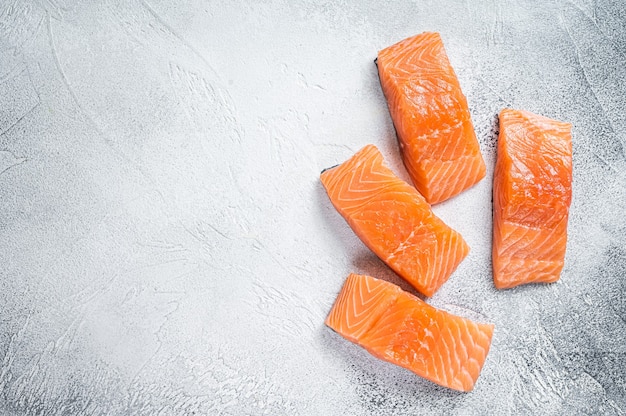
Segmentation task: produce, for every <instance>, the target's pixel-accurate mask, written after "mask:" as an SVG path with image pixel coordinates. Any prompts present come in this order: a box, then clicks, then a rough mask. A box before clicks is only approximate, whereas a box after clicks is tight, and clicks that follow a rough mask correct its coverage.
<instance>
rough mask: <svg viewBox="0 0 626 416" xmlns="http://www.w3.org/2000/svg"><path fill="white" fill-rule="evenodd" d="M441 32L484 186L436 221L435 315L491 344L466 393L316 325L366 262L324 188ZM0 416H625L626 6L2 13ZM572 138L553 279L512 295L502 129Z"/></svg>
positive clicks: (273, 4)
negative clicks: (506, 277) (508, 115)
mask: <svg viewBox="0 0 626 416" xmlns="http://www.w3.org/2000/svg"><path fill="white" fill-rule="evenodd" d="M425 30H435V31H440V32H441V34H442V37H443V39H444V42H445V45H446V48H447V51H448V55H449V57H450V60H451V62H452V64H453V66H454V68H455V69H456V72H457V74H458V77H459V79H460V82H461V85H462V87H463V90H464V92H465V94H466V95H467V98H468V102H469V105H470V109H471V112H472V116H473V121H474V124H475V127H476V130H477V134H478V137H479V140H480V144H481V147H482V151H483V154H484V156H485V160H486V162H487V165H488V167H489V168H488V175H487V178H486V179H485V180H483V181H482V182H481V183H480V184H478V185H477V186H476V187H474V188H472V189H471V190H469V191H467V192H465V193H463V194H462V195H460V196H458V197H456V198H454V199H452V200H450V201H448V202H446V203H444V204H441V205H438V206H436V207H435V211H436V213H437V214H438V215H439V216H441V217H442V218H443V219H444V220H445V221H446V222H448V223H449V224H450V225H451V226H453V227H454V228H456V229H457V230H459V231H460V232H461V233H462V234H463V235H464V237H465V238H466V240H467V241H468V243H469V244H470V246H471V248H472V251H471V254H470V255H469V257H468V258H467V259H466V260H465V261H464V262H463V263H462V264H461V266H460V267H459V268H458V270H457V271H456V272H455V273H454V275H453V276H452V278H451V279H450V280H449V281H448V283H446V284H445V285H444V286H443V288H442V289H441V290H440V291H439V292H438V293H437V294H436V295H435V296H434V297H433V298H432V299H430V300H429V302H430V303H432V304H433V305H435V306H438V307H443V308H447V309H448V310H451V311H454V312H456V313H458V314H461V315H464V316H467V317H471V318H476V319H482V320H485V321H489V322H493V323H495V324H496V332H495V336H494V339H493V344H492V348H491V352H490V354H489V356H488V359H487V361H486V364H485V366H484V369H483V372H482V375H481V377H480V379H479V381H478V383H477V385H476V388H475V390H474V391H473V392H471V393H468V394H461V393H456V392H453V391H449V390H446V389H444V388H441V387H438V386H436V385H433V384H432V383H430V382H427V381H425V380H422V379H420V378H419V377H417V376H415V375H413V374H412V373H409V372H408V371H405V370H403V369H400V368H396V367H394V366H392V365H390V364H387V363H383V362H380V361H378V360H376V359H374V358H372V357H370V356H369V355H368V354H367V353H366V352H364V351H363V350H362V349H360V348H359V347H357V346H354V345H352V344H350V343H348V342H347V341H345V340H343V339H342V338H341V337H340V336H338V335H337V334H335V333H333V332H332V331H330V330H329V329H328V328H326V327H325V326H324V325H323V320H324V318H325V316H326V313H327V312H328V310H329V309H330V306H331V305H332V303H333V301H334V299H335V296H336V294H337V292H338V291H339V289H340V287H341V285H342V283H343V281H344V279H345V277H346V276H347V274H348V273H349V272H351V271H354V272H361V273H367V274H371V275H374V276H377V277H381V278H385V279H388V280H391V281H394V282H396V283H399V284H401V285H402V287H404V288H405V289H409V287H408V286H407V285H406V284H403V283H402V282H400V280H399V279H398V278H397V277H396V276H394V275H393V273H392V272H390V271H389V270H388V269H387V268H386V267H385V266H384V265H383V264H382V263H381V262H380V261H379V260H378V259H377V258H376V257H375V256H374V255H373V254H372V253H371V252H369V251H368V250H367V249H366V248H365V247H364V246H363V244H362V243H361V242H360V241H359V240H358V239H357V238H356V237H355V236H354V235H353V233H352V232H351V231H350V229H349V228H348V226H347V225H346V224H345V222H344V221H343V220H342V219H341V217H340V216H339V215H338V214H337V213H336V212H335V211H334V209H333V208H332V206H331V205H330V202H329V201H328V199H327V197H326V195H325V193H324V190H323V188H322V186H321V184H320V182H319V172H320V171H321V170H322V168H325V167H328V166H330V165H334V164H336V163H338V162H341V161H343V160H345V159H346V158H348V157H349V156H350V155H351V154H352V153H353V152H355V151H356V150H358V149H359V148H360V147H362V146H363V145H365V144H367V143H374V144H376V145H377V146H378V147H379V148H380V149H381V150H382V151H383V153H384V155H385V157H386V158H387V160H388V162H389V164H390V166H391V167H392V168H393V169H394V170H395V171H396V172H397V173H398V174H399V175H400V176H401V177H403V178H407V176H406V172H405V171H404V169H403V166H402V163H401V161H400V158H399V154H398V147H397V144H396V140H395V133H394V130H393V126H392V124H391V121H390V117H389V114H388V111H387V109H386V104H385V101H384V97H383V95H382V92H381V89H380V86H379V82H378V77H377V73H376V68H375V66H374V63H373V60H374V58H375V56H376V53H377V51H378V50H379V49H381V48H383V47H385V46H388V45H390V44H392V43H395V42H397V41H399V40H401V39H403V38H405V37H407V36H410V35H413V34H416V33H419V32H422V31H425ZM0 54H1V55H0V310H1V313H0V363H1V367H0V391H1V394H0V414H3V415H190V414H198V415H200V414H208V415H261V414H268V415H326V414H334V415H344V414H345V415H348V414H349V415H391V414H421V415H427V414H441V415H457V414H458V415H471V414H476V415H506V414H511V415H513V414H514V415H517V414H532V413H534V414H541V415H563V414H609V415H610V414H614V415H623V414H625V413H626V215H625V214H626V156H625V145H626V110H625V108H626V4H625V3H624V2H623V1H621V0H572V1H554V0H552V1H528V0H521V1H520V0H510V1H491V0H482V1H467V0H466V1H461V0H458V1H453V0H446V1H434V0H433V1H402V2H393V4H387V2H377V1H366V2H348V1H342V2H335V1H328V2H310V1H305V0H299V1H287V0H283V1H281V0H268V1H262V2H252V1H250V2H241V1H204V0H183V1H180V2H173V1H165V0H128V1H116V0H103V1H86V0H85V1H78V0H77V1H70V0H38V1H35V0H33V1H27V0H15V1H14V0H2V1H1V2H0ZM507 106H508V107H515V108H522V109H526V110H530V111H533V112H536V113H539V114H543V115H546V116H549V117H553V118H557V119H561V120H565V121H569V122H571V123H572V124H573V142H574V186H573V193H574V199H573V204H572V207H571V217H570V224H569V227H570V228H569V241H568V251H567V258H566V265H565V269H564V271H563V274H562V279H561V281H559V282H558V283H556V284H553V285H549V286H528V287H522V288H518V289H514V290H509V291H503V292H497V291H496V290H495V289H494V287H493V284H492V281H491V271H490V245H491V237H490V235H491V179H492V172H493V164H494V160H495V153H494V146H495V142H496V138H497V122H496V121H497V120H496V114H497V112H498V111H499V110H500V109H501V108H503V107H507Z"/></svg>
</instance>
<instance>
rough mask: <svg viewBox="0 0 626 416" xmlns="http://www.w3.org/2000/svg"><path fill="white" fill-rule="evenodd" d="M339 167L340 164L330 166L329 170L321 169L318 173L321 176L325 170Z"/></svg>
mask: <svg viewBox="0 0 626 416" xmlns="http://www.w3.org/2000/svg"><path fill="white" fill-rule="evenodd" d="M339 165H341V163H337V164H336V165H334V166H331V167H329V168H326V169H323V170H322V171H321V172H320V175H321V174H322V173H324V172H326V171H327V170H330V169H332V168H336V167H337V166H339Z"/></svg>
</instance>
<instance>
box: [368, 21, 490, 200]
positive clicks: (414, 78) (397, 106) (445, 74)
mask: <svg viewBox="0 0 626 416" xmlns="http://www.w3.org/2000/svg"><path fill="white" fill-rule="evenodd" d="M376 62H377V65H378V75H379V77H380V84H381V86H382V89H383V92H384V94H385V97H386V98H387V105H388V107H389V112H390V113H391V118H392V119H393V124H394V126H395V128H396V132H397V134H398V142H399V144H400V149H401V151H402V157H403V160H404V164H405V166H406V168H407V171H408V172H409V175H410V176H411V180H412V181H413V183H414V184H415V187H416V188H417V189H418V190H419V191H420V193H421V194H422V195H424V197H425V198H426V200H427V201H428V202H429V203H431V204H436V203H437V202H441V201H445V200H446V199H448V198H450V197H453V196H455V195H457V194H459V193H461V192H462V191H464V190H465V189H467V188H469V187H471V186H472V185H474V184H476V183H477V182H478V181H480V180H481V179H482V178H483V177H484V176H485V162H484V160H483V157H482V155H481V153H480V146H479V145H478V140H476V133H475V132H474V127H473V125H472V120H471V119H470V113H469V109H468V106H467V100H466V99H465V96H464V95H463V93H462V92H461V86H460V85H459V81H458V79H457V77H456V74H455V73H454V70H453V69H452V66H451V65H450V61H448V56H447V55H446V51H445V49H444V47H443V42H442V41H441V37H440V36H439V34H438V33H422V34H420V35H417V36H413V37H411V38H408V39H405V40H403V41H401V42H399V43H396V44H395V45H392V46H390V47H388V48H386V49H383V50H382V51H380V52H379V53H378V59H377V61H376Z"/></svg>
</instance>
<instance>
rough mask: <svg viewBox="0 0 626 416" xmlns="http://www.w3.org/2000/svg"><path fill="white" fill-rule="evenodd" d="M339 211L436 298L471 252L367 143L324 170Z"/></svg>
mask: <svg viewBox="0 0 626 416" xmlns="http://www.w3.org/2000/svg"><path fill="white" fill-rule="evenodd" d="M321 180H322V184H323V185H324V187H325V188H326V192H327V193H328V196H329V197H330V200H331V202H332V204H333V205H334V206H335V208H336V209H337V211H339V213H340V214H341V215H342V216H343V217H344V219H345V220H346V221H347V222H348V224H349V225H350V227H351V228H352V230H353V231H354V232H355V233H356V235H357V236H358V237H359V238H360V239H361V241H363V243H365V245H366V246H367V247H369V248H370V250H372V251H373V252H374V253H375V254H376V255H377V256H378V257H379V258H380V259H381V260H382V261H384V262H385V263H386V264H387V265H388V266H389V267H391V268H392V269H393V270H394V271H395V272H396V273H397V274H399V275H400V276H401V277H403V278H404V279H406V280H407V281H408V282H409V283H410V284H411V285H413V286H414V287H415V288H416V289H417V290H418V291H420V292H421V293H423V294H425V295H426V296H432V295H433V294H434V293H435V292H436V291H437V289H439V287H441V285H442V284H443V283H444V282H445V281H446V280H448V278H449V277H450V275H451V274H452V272H453V271H454V270H455V269H456V268H457V266H458V265H459V263H460V262H461V261H462V260H463V259H464V258H465V257H466V256H467V254H468V253H469V246H468V245H467V243H466V242H465V240H463V237H462V236H461V234H459V233H458V232H456V231H455V230H453V229H452V228H450V227H449V226H448V225H446V224H445V223H444V222H443V221H442V220H441V219H439V218H438V217H437V216H435V214H434V213H433V211H432V209H431V207H430V205H429V204H428V203H427V202H426V200H425V199H424V197H422V195H420V193H419V192H417V190H415V188H413V187H412V186H411V185H409V184H408V183H406V182H404V181H403V180H401V179H400V178H398V177H397V176H396V175H395V174H394V173H393V172H392V171H391V170H390V169H389V168H388V167H387V166H386V165H385V164H384V161H383V156H382V155H381V154H380V152H379V151H378V149H377V148H376V146H374V145H368V146H365V147H364V148H363V149H361V150H359V151H358V152H357V153H356V154H355V155H354V156H352V157H351V158H350V159H349V160H347V161H346V162H344V163H342V164H341V165H338V166H336V167H333V168H330V169H327V170H325V171H324V172H322V174H321Z"/></svg>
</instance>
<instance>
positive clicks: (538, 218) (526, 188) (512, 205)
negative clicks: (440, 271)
mask: <svg viewBox="0 0 626 416" xmlns="http://www.w3.org/2000/svg"><path fill="white" fill-rule="evenodd" d="M571 200H572V136H571V125H570V124H569V123H564V122H561V121H556V120H551V119H549V118H546V117H542V116H538V115H536V114H533V113H530V112H528V111H519V110H511V109H504V110H502V111H501V112H500V136H499V138H498V156H497V161H496V167H495V172H494V180H493V205H494V207H493V212H494V215H493V279H494V283H495V286H496V287H497V288H498V289H506V288H510V287H514V286H517V285H521V284H525V283H535V282H544V283H548V282H554V281H556V280H558V279H559V276H560V274H561V270H562V269H563V262H564V259H565V245H566V241H567V218H568V212H569V206H570V203H571Z"/></svg>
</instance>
